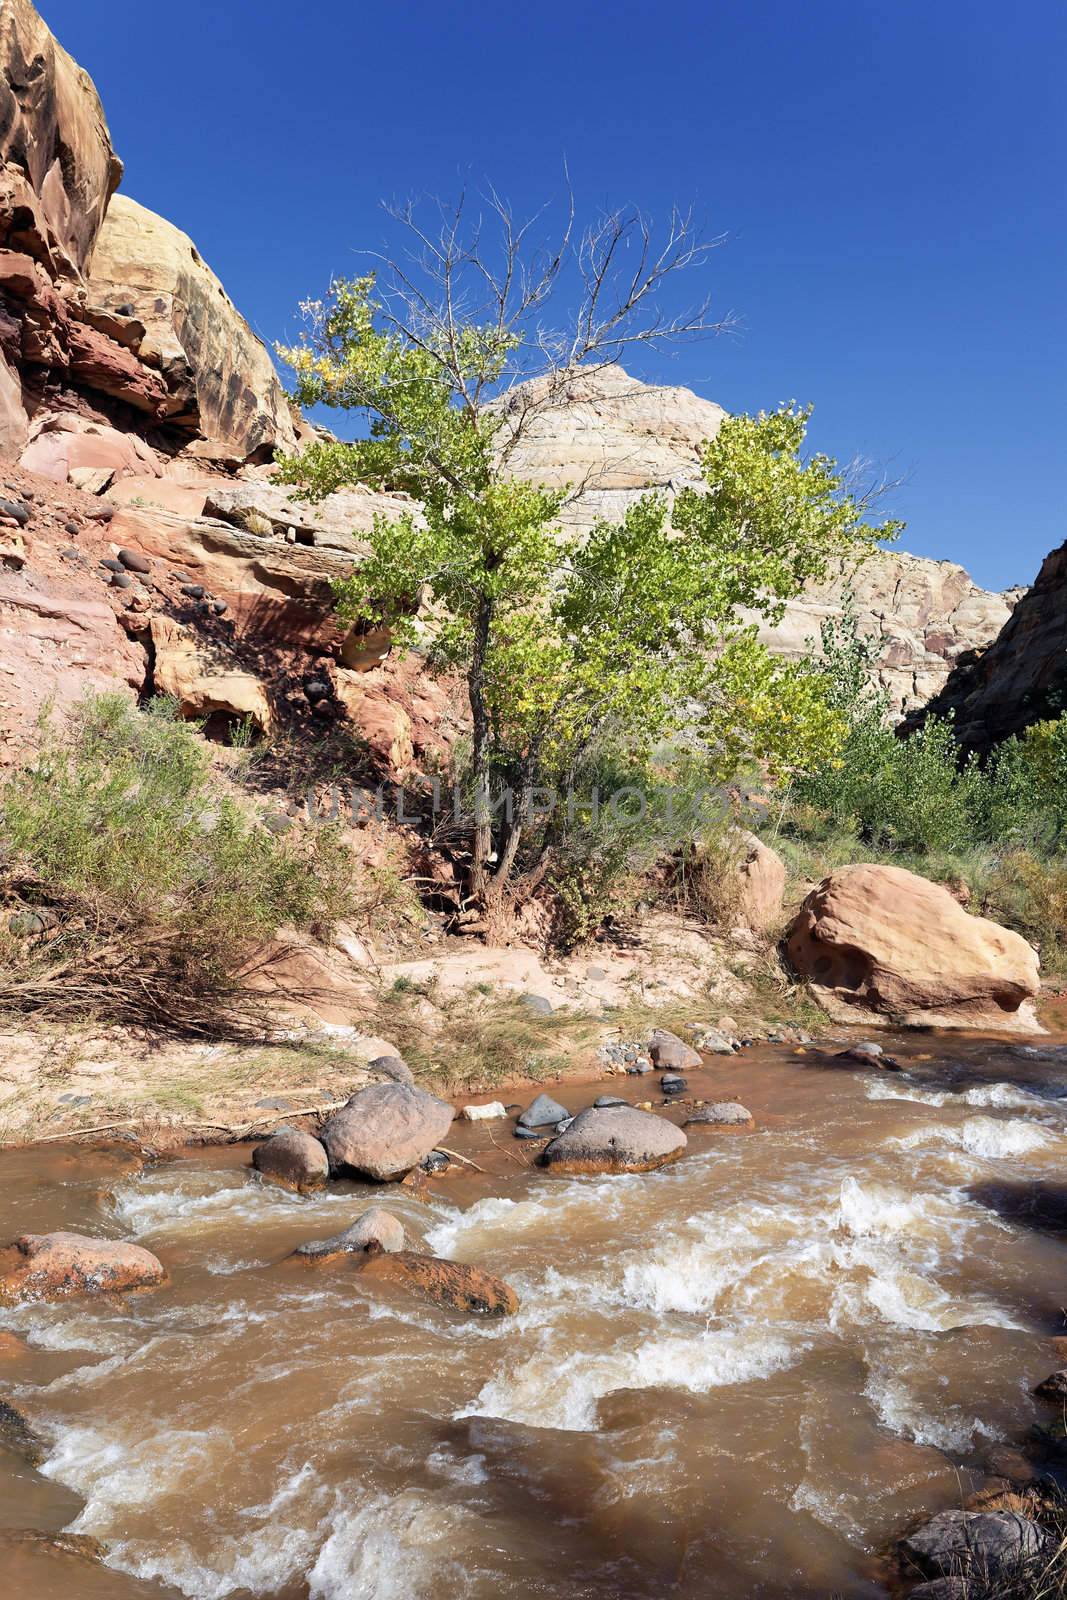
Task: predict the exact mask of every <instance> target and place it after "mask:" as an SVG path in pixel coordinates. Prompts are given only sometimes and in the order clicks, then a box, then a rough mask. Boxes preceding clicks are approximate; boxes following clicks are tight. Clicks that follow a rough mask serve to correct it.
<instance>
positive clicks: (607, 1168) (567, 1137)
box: [540, 1106, 688, 1173]
mask: <svg viewBox="0 0 1067 1600" xmlns="http://www.w3.org/2000/svg"><path fill="white" fill-rule="evenodd" d="M687 1144H688V1140H687V1139H686V1136H685V1134H684V1133H683V1132H682V1131H681V1129H680V1128H676V1127H675V1126H674V1124H673V1122H668V1121H667V1120H666V1119H665V1118H664V1117H655V1116H652V1115H651V1113H650V1112H646V1111H639V1110H638V1109H637V1108H636V1107H634V1106H601V1107H597V1106H590V1107H589V1109H588V1110H586V1111H580V1112H579V1113H578V1115H577V1116H576V1117H575V1119H574V1121H573V1122H572V1123H571V1125H570V1127H569V1128H568V1129H567V1130H566V1132H564V1133H561V1134H560V1135H559V1136H558V1138H555V1139H553V1140H552V1143H551V1144H550V1145H549V1146H548V1147H547V1149H545V1150H544V1151H543V1153H542V1155H541V1158H540V1159H541V1163H542V1165H543V1166H546V1167H548V1168H549V1170H550V1171H553V1172H562V1173H583V1172H606V1173H618V1172H652V1171H654V1169H655V1168H657V1167H662V1166H665V1165H666V1164H667V1162H669V1161H677V1159H678V1157H679V1156H681V1155H682V1154H683V1153H684V1152H685V1149H686V1146H687Z"/></svg>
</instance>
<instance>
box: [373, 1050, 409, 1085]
mask: <svg viewBox="0 0 1067 1600" xmlns="http://www.w3.org/2000/svg"><path fill="white" fill-rule="evenodd" d="M368 1071H370V1072H377V1073H378V1074H379V1076H381V1077H383V1078H389V1079H391V1080H392V1082H393V1083H414V1082H415V1074H414V1073H413V1072H412V1070H411V1068H410V1067H409V1066H408V1064H407V1062H406V1061H403V1060H401V1058H400V1056H375V1058H374V1060H373V1061H371V1062H370V1063H369V1065H368Z"/></svg>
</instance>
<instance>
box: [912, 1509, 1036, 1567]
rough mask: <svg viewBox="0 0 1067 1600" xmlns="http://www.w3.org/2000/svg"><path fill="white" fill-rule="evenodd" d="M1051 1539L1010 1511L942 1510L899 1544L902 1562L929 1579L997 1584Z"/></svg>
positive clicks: (1034, 1525) (1034, 1524)
mask: <svg viewBox="0 0 1067 1600" xmlns="http://www.w3.org/2000/svg"><path fill="white" fill-rule="evenodd" d="M1051 1542H1052V1541H1051V1538H1050V1536H1049V1535H1048V1534H1047V1533H1046V1532H1045V1531H1044V1530H1043V1529H1042V1528H1039V1527H1038V1525H1037V1523H1036V1522H1031V1521H1030V1519H1029V1518H1028V1517H1021V1516H1019V1515H1018V1513H1016V1512H1014V1511H942V1512H941V1513H940V1515H939V1516H936V1517H933V1518H932V1519H931V1520H930V1521H929V1522H926V1523H924V1524H923V1526H922V1527H921V1528H917V1529H916V1530H915V1532H914V1533H910V1534H908V1536H907V1538H905V1539H902V1540H901V1541H900V1550H901V1553H902V1555H903V1556H904V1558H905V1561H907V1562H910V1563H911V1565H912V1567H913V1568H917V1569H918V1570H919V1571H920V1572H922V1573H925V1574H926V1575H927V1576H928V1577H931V1578H941V1577H945V1578H950V1577H958V1576H960V1575H961V1574H963V1575H966V1574H968V1573H973V1574H974V1575H975V1576H979V1575H980V1576H981V1577H982V1578H983V1579H996V1578H997V1577H998V1576H999V1575H1001V1574H1006V1573H1007V1572H1009V1571H1011V1570H1013V1569H1014V1568H1017V1566H1018V1564H1019V1562H1020V1561H1025V1560H1027V1559H1029V1558H1030V1557H1034V1556H1040V1555H1041V1554H1042V1552H1043V1551H1044V1550H1046V1549H1047V1548H1048V1547H1049V1546H1050V1545H1051Z"/></svg>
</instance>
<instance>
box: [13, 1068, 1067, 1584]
mask: <svg viewBox="0 0 1067 1600" xmlns="http://www.w3.org/2000/svg"><path fill="white" fill-rule="evenodd" d="M889 1042H890V1041H887V1043H889ZM904 1052H907V1054H906V1065H907V1067H908V1070H907V1071H906V1072H905V1073H903V1074H896V1075H893V1074H888V1073H874V1072H870V1071H865V1070H851V1069H850V1070H846V1069H843V1068H842V1066H841V1065H840V1064H839V1063H835V1064H833V1065H831V1064H830V1063H829V1061H828V1060H827V1059H825V1058H823V1057H821V1056H820V1055H819V1054H817V1053H816V1052H812V1051H809V1052H808V1053H807V1054H806V1055H803V1056H798V1055H795V1054H793V1053H792V1051H791V1050H790V1049H789V1048H786V1047H783V1048H780V1049H775V1048H772V1047H769V1046H768V1047H764V1048H762V1049H760V1050H757V1051H753V1052H749V1053H747V1054H745V1055H744V1056H742V1057H733V1058H729V1059H726V1060H722V1059H717V1060H715V1061H712V1062H711V1063H710V1064H709V1065H708V1066H707V1068H706V1069H704V1070H702V1071H700V1072H697V1073H694V1074H691V1075H690V1079H691V1084H692V1088H693V1091H694V1092H695V1093H697V1094H701V1095H704V1096H705V1097H707V1096H711V1097H714V1098H723V1097H730V1096H734V1095H737V1096H739V1097H740V1098H742V1099H743V1100H744V1102H745V1103H746V1104H747V1105H748V1106H749V1107H750V1109H751V1110H752V1111H753V1112H754V1113H755V1115H756V1119H757V1124H758V1128H757V1131H756V1132H755V1133H750V1134H745V1135H734V1136H724V1135H712V1134H704V1135H701V1134H696V1135H694V1136H693V1137H692V1138H691V1140H690V1152H689V1154H688V1156H687V1157H686V1158H685V1159H684V1160H682V1161H681V1162H679V1163H678V1164H677V1165H675V1166H672V1167H668V1168H665V1169H664V1170H662V1171H660V1172H658V1173H651V1174H647V1175H643V1176H633V1177H621V1178H620V1177H602V1178H578V1179H575V1178H569V1179H568V1178H553V1177H549V1176H548V1175H546V1174H544V1173H542V1172H539V1171H538V1170H537V1169H536V1168H532V1167H531V1168H529V1169H527V1168H526V1167H525V1166H524V1165H521V1164H520V1163H521V1161H522V1160H524V1159H528V1158H529V1149H528V1148H523V1147H521V1146H519V1145H518V1143H517V1141H514V1140H513V1139H512V1138H511V1137H510V1129H509V1128H508V1126H507V1125H506V1124H497V1125H496V1126H495V1129H494V1130H493V1133H494V1136H495V1137H496V1138H497V1140H498V1142H499V1143H500V1144H502V1145H506V1146H507V1147H508V1150H509V1152H512V1154H514V1152H516V1151H517V1152H518V1155H519V1160H515V1159H513V1158H512V1154H509V1155H508V1156H504V1155H503V1154H501V1153H498V1152H497V1151H496V1150H495V1149H494V1148H493V1146H492V1145H491V1143H490V1137H489V1132H488V1131H487V1129H486V1128H485V1127H484V1126H477V1127H471V1128H469V1129H462V1130H461V1128H460V1125H459V1124H457V1126H456V1130H455V1131H454V1137H453V1141H452V1142H453V1143H454V1144H457V1145H459V1147H460V1148H462V1149H464V1150H466V1151H467V1152H468V1153H471V1154H473V1155H474V1156H475V1158H476V1159H477V1160H479V1162H480V1164H482V1165H483V1166H485V1167H486V1168H487V1169H488V1170H487V1171H486V1172H485V1173H482V1174H478V1173H475V1172H471V1171H468V1172H466V1173H465V1174H464V1175H463V1176H459V1177H450V1178H447V1179H444V1180H441V1181H438V1182H436V1183H435V1184H434V1186H433V1187H431V1188H430V1190H429V1192H428V1198H426V1199H419V1198H418V1197H416V1196H414V1195H412V1194H411V1193H409V1192H407V1191H405V1190H403V1189H400V1188H392V1189H390V1190H389V1192H388V1197H387V1203H388V1205H389V1206H390V1208H391V1209H392V1210H393V1211H394V1212H395V1213H396V1214H397V1215H398V1216H400V1217H401V1218H402V1220H403V1222H404V1224H405V1226H406V1227H407V1228H408V1229H409V1230H410V1231H411V1233H412V1234H413V1235H414V1236H415V1237H417V1238H419V1239H421V1240H423V1241H425V1243H426V1244H427V1245H428V1246H429V1247H430V1248H431V1249H432V1250H433V1251H435V1252H436V1253H437V1254H439V1255H443V1256H449V1257H453V1258H455V1259H457V1260H461V1261H470V1262H474V1263H477V1264H479V1265H481V1266H484V1267H487V1268H489V1269H490V1270H491V1271H493V1272H496V1273H497V1274H499V1275H500V1276H502V1277H504V1278H506V1279H507V1280H508V1281H509V1282H510V1283H511V1284H513V1285H514V1286H515V1288H516V1289H517V1290H518V1292H519V1294H520V1296H521V1299H522V1308H521V1311H520V1312H519V1314H518V1315H517V1316H516V1317H513V1318H505V1319H502V1320H500V1321H494V1322H488V1321H479V1320H476V1319H470V1318H466V1317H461V1316H460V1315H459V1314H457V1313H452V1312H449V1311H446V1310H443V1309H438V1308H436V1307H434V1306H431V1305H429V1304H426V1303H424V1302H422V1301H416V1300H413V1299H412V1298H411V1297H410V1295H409V1294H407V1293H406V1292H405V1291H404V1290H402V1289H401V1288H400V1287H399V1286H397V1285H385V1284H382V1283H380V1282H376V1283H370V1282H368V1281H366V1280H364V1279H361V1277H360V1276H359V1274H358V1273H356V1272H355V1271H353V1270H352V1268H351V1266H350V1265H348V1264H346V1263H345V1262H344V1261H341V1262H335V1263H332V1264H328V1265H322V1266H318V1267H307V1266H298V1265H297V1264H296V1263H293V1262H289V1261H286V1259H285V1258H286V1257H287V1255H288V1253H289V1252H290V1251H291V1250H292V1249H293V1248H294V1247H295V1246H296V1245H297V1244H299V1243H301V1242H303V1241H304V1240H307V1239H313V1238H318V1237H322V1236H323V1235H326V1234H330V1233H334V1232H336V1231H337V1230H338V1229H340V1228H342V1227H344V1226H345V1225H346V1224H347V1223H348V1222H350V1221H351V1220H353V1219H354V1217H355V1216H357V1215H358V1214H359V1213H360V1211H361V1210H363V1209H365V1207H366V1205H367V1204H368V1201H369V1199H370V1198H371V1197H372V1196H373V1197H374V1198H379V1196H380V1191H378V1190H375V1189H372V1188H371V1187H370V1186H360V1185H357V1184H354V1183H353V1184H344V1185H340V1186H337V1187H334V1188H332V1189H331V1190H330V1192H329V1193H328V1194H325V1195H322V1196H319V1197H317V1198H307V1199H301V1198H298V1197H296V1196H293V1195H289V1194H287V1193H284V1192H282V1191H280V1190H278V1189H272V1188H269V1187H266V1186H265V1185H263V1184H262V1183H260V1181H259V1180H258V1179H256V1178H255V1177H253V1175H252V1173H251V1172H250V1170H249V1169H248V1166H247V1162H248V1150H247V1149H241V1148H236V1149H234V1148H231V1149H227V1150H202V1151H194V1152H189V1153H188V1154H186V1155H183V1156H182V1157H180V1158H179V1159H176V1160H168V1161H163V1162H159V1163H156V1164H154V1165H150V1166H148V1167H147V1168H145V1169H144V1170H141V1171H138V1170H128V1171H126V1170H124V1169H123V1164H122V1160H121V1157H119V1156H117V1155H114V1154H109V1153H107V1152H99V1153H97V1152H91V1151H87V1150H84V1149H82V1150H78V1149H75V1148H73V1147H70V1146H62V1147H58V1146H52V1147H51V1148H50V1149H48V1150H47V1151H42V1150H41V1149H37V1150H26V1151H14V1152H9V1153H6V1154H4V1155H3V1156H2V1157H0V1219H2V1227H0V1234H2V1238H3V1241H6V1240H7V1239H10V1238H13V1237H14V1236H15V1235H16V1234H18V1233H20V1232H24V1231H30V1230H32V1231H35V1232H43V1231H47V1230H48V1229H52V1228H60V1227H62V1228H68V1229H74V1230H78V1231H82V1232H87V1233H102V1234H108V1235H112V1236H118V1237H123V1238H130V1239H136V1240H137V1241H139V1242H141V1243H143V1244H145V1245H147V1246H148V1247H149V1248H150V1249H151V1250H153V1251H154V1252H155V1253H156V1254H157V1255H158V1256H160V1257H161V1259H162V1260H163V1261H164V1263H165V1264H166V1266H167V1268H168V1270H169V1273H170V1282H169V1284H168V1285H167V1286H166V1287H165V1288H163V1289H161V1290H159V1291H157V1292H155V1293H152V1294H147V1295H140V1296H132V1297H130V1298H129V1299H128V1300H126V1301H125V1302H124V1303H121V1304H112V1303H106V1304H103V1303H96V1302H90V1301H83V1302H79V1303H67V1304H65V1305H61V1306H44V1305H22V1306H17V1307H13V1308H8V1309H5V1310H2V1311H0V1330H7V1331H8V1332H9V1333H14V1334H16V1335H19V1336H21V1338H22V1339H23V1340H25V1341H26V1345H25V1348H24V1349H23V1350H22V1352H21V1353H19V1351H18V1350H17V1349H15V1353H14V1354H12V1355H9V1356H8V1357H7V1358H6V1359H4V1360H0V1396H2V1397H6V1398H7V1399H8V1400H9V1401H10V1402H11V1403H12V1404H14V1405H16V1406H17V1407H18V1408H19V1410H20V1411H21V1412H22V1413H23V1414H24V1415H25V1416H26V1417H27V1418H28V1419H29V1420H30V1422H31V1423H32V1425H33V1426H34V1427H35V1428H36V1429H37V1430H38V1432H39V1433H40V1434H41V1435H43V1437H44V1439H45V1440H46V1442H47V1455H46V1459H45V1461H44V1463H43V1466H42V1468H41V1469H40V1471H35V1470H34V1469H32V1468H30V1467H29V1466H27V1465H25V1464H24V1463H22V1462H20V1461H19V1459H18V1458H17V1457H16V1456H15V1455H13V1454H10V1453H6V1452H5V1451H4V1450H3V1449H0V1528H6V1529H25V1528H34V1529H39V1530H43V1531H46V1532H47V1531H53V1530H59V1529H70V1530H72V1531H74V1532H77V1533H84V1534H90V1535H93V1536H94V1537H95V1538H97V1539H99V1540H100V1541H101V1542H102V1543H103V1544H104V1545H105V1546H106V1549H107V1555H106V1562H107V1565H106V1566H99V1565H94V1564H91V1563H88V1562H85V1561H83V1560H82V1559H80V1558H76V1557H73V1556H64V1555H61V1554H57V1553H55V1552H54V1551H50V1550H48V1549H47V1548H46V1547H43V1546H40V1545H29V1544H24V1543H18V1544H14V1545H9V1544H6V1543H5V1542H2V1541H0V1592H3V1593H5V1594H6V1593H11V1594H15V1593H23V1594H27V1595H33V1596H34V1597H35V1600H71V1597H76V1600H97V1597H101V1600H103V1597H107V1600H136V1597H144V1600H147V1597H150V1596H155V1597H162V1596H171V1597H175V1596H182V1595H184V1596H193V1597H196V1600H223V1597H232V1596H240V1597H250V1596H268V1595H269V1596H282V1597H285V1600H298V1597H299V1600H354V1597H366V1600H445V1597H448V1600H455V1597H467V1596H469V1597H472V1600H488V1597H490V1596H492V1597H501V1596H503V1597H512V1596H515V1597H518V1596H522V1597H526V1596H536V1597H556V1596H559V1597H564V1596H566V1597H574V1596H589V1597H605V1600H606V1597H633V1600H638V1597H640V1600H645V1597H647V1600H652V1597H657V1600H658V1597H661V1596H667V1595H670V1596H686V1597H689V1596H692V1597H697V1596H730V1597H734V1596H736V1597H738V1600H741V1597H746V1596H756V1595H759V1596H778V1595H786V1594H788V1595H791V1596H804V1595H813V1596H814V1595H819V1596H829V1595H830V1594H832V1593H836V1594H840V1595H846V1596H877V1595H881V1594H884V1593H885V1588H884V1570H883V1568H882V1566H881V1564H880V1562H879V1559H878V1555H879V1551H880V1550H881V1549H882V1548H883V1547H884V1545H885V1543H886V1541H887V1540H891V1539H892V1537H893V1535H894V1534H895V1533H896V1532H897V1531H898V1530H899V1528H900V1527H901V1525H902V1524H903V1523H905V1522H906V1521H907V1520H908V1519H909V1518H910V1517H914V1516H915V1515H916V1514H918V1513H919V1512H922V1511H925V1510H928V1511H931V1512H932V1511H935V1510H939V1509H942V1508H944V1507H945V1506H950V1505H958V1504H959V1503H960V1497H961V1494H966V1493H967V1492H969V1490H970V1489H971V1488H973V1487H976V1486H977V1485H978V1484H980V1483H981V1481H982V1476H983V1466H984V1463H985V1461H986V1458H987V1457H988V1455H989V1452H990V1449H991V1447H993V1446H994V1445H995V1444H996V1442H997V1441H1009V1442H1010V1441H1013V1440H1016V1439H1018V1438H1019V1437H1020V1436H1021V1435H1023V1434H1024V1433H1025V1431H1026V1429H1027V1428H1028V1427H1029V1426H1030V1425H1031V1423H1032V1422H1033V1421H1034V1420H1035V1419H1036V1418H1037V1417H1038V1410H1039V1407H1038V1403H1037V1402H1035V1401H1034V1400H1033V1399H1032V1398H1031V1396H1030V1390H1031V1388H1032V1386H1033V1384H1034V1383H1035V1382H1036V1381H1037V1380H1039V1379H1040V1378H1042V1377H1044V1376H1045V1375H1046V1374H1047V1372H1048V1371H1050V1370H1051V1369H1052V1368H1053V1367H1054V1366H1056V1365H1058V1364H1062V1362H1057V1360H1056V1358H1055V1356H1054V1354H1053V1353H1052V1345H1051V1340H1052V1337H1053V1336H1054V1335H1056V1334H1057V1333H1061V1332H1063V1331H1064V1320H1063V1319H1064V1313H1063V1310H1062V1307H1063V1306H1064V1305H1065V1304H1067V1232H1064V1231H1058V1229H1057V1221H1059V1223H1060V1224H1061V1225H1062V1222H1063V1218H1064V1217H1065V1216H1067V1203H1062V1202H1063V1196H1064V1194H1065V1193H1067V1189H1065V1187H1064V1186H1065V1185H1067V1051H1064V1050H1062V1049H1049V1048H1042V1047H1038V1048H1036V1049H1035V1048H1034V1047H1032V1046H1026V1045H1025V1044H1023V1045H1006V1044H1004V1043H1003V1042H1000V1043H996V1044H993V1043H989V1042H983V1041H976V1040H970V1041H967V1042H966V1043H963V1042H960V1041H954V1040H946V1039H938V1040H935V1041H933V1042H931V1041H929V1040H927V1041H926V1042H925V1043H921V1042H913V1043H911V1044H908V1045H906V1046H902V1047H901V1053H902V1054H903V1053H904ZM923 1058H925V1059H923ZM619 1085H621V1089H622V1092H623V1093H625V1094H626V1095H628V1097H629V1098H631V1099H633V1100H635V1101H636V1100H639V1099H641V1098H642V1092H647V1088H646V1085H647V1080H645V1081H644V1082H643V1083H642V1084H641V1086H640V1088H635V1087H634V1085H635V1080H633V1079H625V1080H622V1079H620V1080H616V1081H615V1083H614V1084H610V1085H609V1084H603V1083H602V1084H600V1085H598V1086H597V1087H596V1088H591V1087H590V1086H584V1087H581V1086H576V1085H570V1086H564V1087H563V1088H561V1089H555V1088H554V1090H553V1093H556V1094H558V1097H559V1098H561V1099H562V1100H563V1101H564V1102H565V1103H567V1104H569V1105H571V1106H572V1107H577V1106H579V1105H582V1104H587V1103H589V1100H590V1099H591V1097H592V1095H593V1094H594V1093H596V1092H598V1090H603V1089H605V1088H609V1087H612V1088H615V1087H618V1086H619ZM461 1141H466V1142H465V1143H462V1142H461ZM1057 1195H1058V1196H1059V1197H1060V1202H1061V1203H1059V1208H1058V1209H1057ZM1035 1206H1036V1209H1035ZM1043 1206H1044V1208H1045V1209H1044V1210H1042V1207H1043ZM1035 1223H1040V1224H1041V1225H1038V1226H1035ZM11 1344H12V1342H11V1341H9V1345H11ZM12 1348H14V1346H12Z"/></svg>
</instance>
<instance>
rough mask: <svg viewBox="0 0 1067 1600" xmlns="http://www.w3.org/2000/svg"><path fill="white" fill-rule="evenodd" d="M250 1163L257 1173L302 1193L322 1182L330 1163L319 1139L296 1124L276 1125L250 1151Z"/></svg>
mask: <svg viewBox="0 0 1067 1600" xmlns="http://www.w3.org/2000/svg"><path fill="white" fill-rule="evenodd" d="M252 1165H253V1166H254V1167H255V1169H256V1171H257V1172H258V1173H259V1174H260V1176H261V1177H264V1178H270V1179H271V1180H272V1182H274V1183H280V1184H284V1186H285V1187H286V1188H287V1189H296V1190H298V1191H299V1192H300V1193H303V1192H304V1191H305V1190H306V1189H317V1188H318V1187H319V1186H320V1185H321V1184H323V1183H325V1182H326V1179H327V1178H328V1177H329V1173H330V1163H329V1160H328V1158H327V1155H326V1149H325V1146H324V1145H323V1143H322V1141H321V1140H320V1139H316V1138H314V1136H313V1135H312V1134H310V1133H304V1132H303V1131H302V1129H300V1128H279V1129H278V1131H277V1133H272V1134H271V1136H270V1138H269V1139H265V1140H264V1141H263V1143H262V1144H257V1146H256V1148H255V1149H254V1150H253V1151H252Z"/></svg>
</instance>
